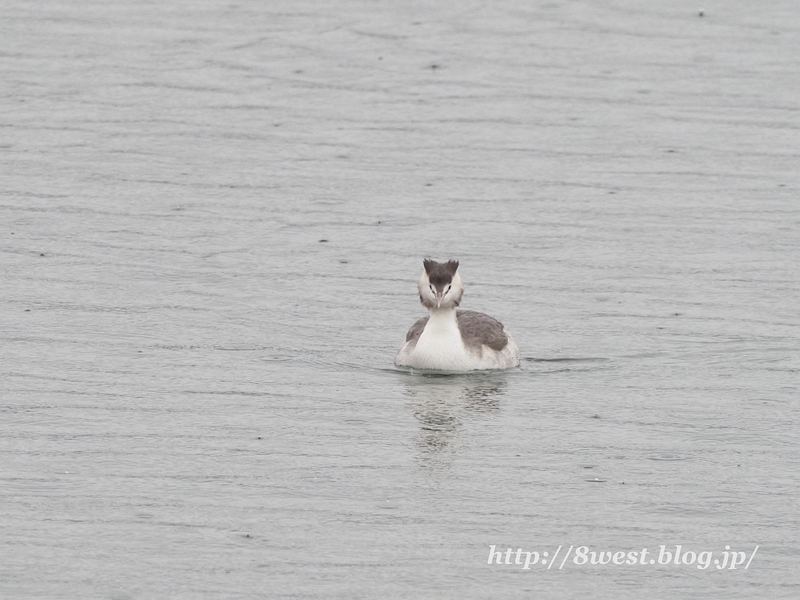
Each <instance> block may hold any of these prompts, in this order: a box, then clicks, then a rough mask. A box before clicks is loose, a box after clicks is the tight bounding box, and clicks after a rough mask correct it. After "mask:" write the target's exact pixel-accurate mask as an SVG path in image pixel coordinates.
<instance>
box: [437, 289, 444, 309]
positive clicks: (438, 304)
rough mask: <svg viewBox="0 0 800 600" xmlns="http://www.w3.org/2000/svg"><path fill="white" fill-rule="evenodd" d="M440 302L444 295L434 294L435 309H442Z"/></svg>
mask: <svg viewBox="0 0 800 600" xmlns="http://www.w3.org/2000/svg"><path fill="white" fill-rule="evenodd" d="M442 300H444V294H442V293H441V292H439V293H438V294H436V308H441V307H442Z"/></svg>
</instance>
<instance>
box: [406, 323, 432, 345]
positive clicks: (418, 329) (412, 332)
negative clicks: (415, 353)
mask: <svg viewBox="0 0 800 600" xmlns="http://www.w3.org/2000/svg"><path fill="white" fill-rule="evenodd" d="M428 319H430V317H422V318H421V319H419V320H418V321H417V322H416V323H414V324H413V325H412V326H411V328H410V329H409V330H408V333H407V334H406V341H407V342H410V341H411V340H414V343H415V344H416V343H417V340H418V339H419V336H421V335H422V332H423V331H424V330H425V325H427V324H428Z"/></svg>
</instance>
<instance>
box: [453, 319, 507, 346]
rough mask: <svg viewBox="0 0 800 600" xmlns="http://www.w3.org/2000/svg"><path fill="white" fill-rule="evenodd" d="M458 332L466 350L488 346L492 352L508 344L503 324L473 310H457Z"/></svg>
mask: <svg viewBox="0 0 800 600" xmlns="http://www.w3.org/2000/svg"><path fill="white" fill-rule="evenodd" d="M456 317H457V318H458V330H459V331H460V332H461V339H462V340H464V345H465V346H467V347H468V348H478V349H480V347H481V346H489V348H491V349H492V350H498V351H499V350H502V349H503V348H505V347H506V344H508V336H507V335H506V332H505V330H504V329H503V324H502V323H501V322H500V321H498V320H497V319H495V318H492V317H490V316H489V315H485V314H483V313H480V312H475V311H474V310H459V311H458V312H456Z"/></svg>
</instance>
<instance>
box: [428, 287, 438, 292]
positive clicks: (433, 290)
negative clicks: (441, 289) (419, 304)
mask: <svg viewBox="0 0 800 600" xmlns="http://www.w3.org/2000/svg"><path fill="white" fill-rule="evenodd" d="M428 287H429V288H431V291H432V292H434V293H435V292H436V290H435V289H433V285H429V286H428Z"/></svg>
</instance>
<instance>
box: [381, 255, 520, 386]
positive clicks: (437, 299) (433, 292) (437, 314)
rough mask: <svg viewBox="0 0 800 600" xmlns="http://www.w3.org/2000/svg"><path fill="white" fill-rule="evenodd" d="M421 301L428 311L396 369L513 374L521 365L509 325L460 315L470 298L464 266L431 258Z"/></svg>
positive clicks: (414, 327) (410, 336)
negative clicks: (465, 297)
mask: <svg viewBox="0 0 800 600" xmlns="http://www.w3.org/2000/svg"><path fill="white" fill-rule="evenodd" d="M422 264H423V266H424V267H425V270H424V272H423V273H422V277H420V280H419V285H418V288H419V300H420V302H421V303H422V305H423V306H424V307H425V308H427V309H428V312H429V314H428V316H427V317H422V318H421V319H419V320H418V321H417V322H416V323H414V324H413V325H412V326H411V329H409V330H408V333H407V334H406V340H405V342H403V345H402V346H401V347H400V350H399V351H398V353H397V357H396V358H395V361H394V362H395V364H396V365H397V366H401V367H412V368H416V369H426V370H432V371H452V372H463V371H477V370H485V369H508V368H511V367H516V366H518V365H519V347H518V346H517V344H516V342H515V341H514V338H512V337H511V334H509V333H508V332H507V331H506V330H505V329H504V328H503V324H502V323H501V322H500V321H498V320H497V319H494V318H492V317H490V316H489V315H485V314H483V313H480V312H476V311H474V310H456V307H457V306H458V305H459V304H460V303H461V298H462V297H463V295H464V285H463V284H462V282H461V276H460V275H459V274H458V261H457V260H448V261H447V262H441V263H440V262H436V261H435V260H431V259H428V258H426V259H425V260H424V261H422Z"/></svg>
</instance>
